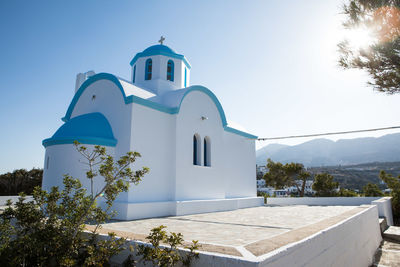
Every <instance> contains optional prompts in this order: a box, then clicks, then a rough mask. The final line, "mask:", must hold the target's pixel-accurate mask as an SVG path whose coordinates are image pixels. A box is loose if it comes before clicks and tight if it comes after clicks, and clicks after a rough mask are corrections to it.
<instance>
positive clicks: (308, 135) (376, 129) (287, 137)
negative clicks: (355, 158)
mask: <svg viewBox="0 0 400 267" xmlns="http://www.w3.org/2000/svg"><path fill="white" fill-rule="evenodd" d="M399 128H400V126H392V127H383V128H374V129H366V130H355V131H344V132H332V133H318V134H304V135H290V136H280V137H264V138H258V139H257V140H258V141H267V140H278V139H289V138H299V137H315V136H324V135H336V134H350V133H363V132H374V131H383V130H392V129H399Z"/></svg>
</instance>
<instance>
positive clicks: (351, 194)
mask: <svg viewBox="0 0 400 267" xmlns="http://www.w3.org/2000/svg"><path fill="white" fill-rule="evenodd" d="M337 195H338V196H339V197H357V196H358V194H357V193H356V192H354V191H352V190H349V189H344V188H340V190H339V192H338V193H337Z"/></svg>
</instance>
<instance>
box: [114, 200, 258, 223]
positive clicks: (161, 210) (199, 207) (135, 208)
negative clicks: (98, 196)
mask: <svg viewBox="0 0 400 267" xmlns="http://www.w3.org/2000/svg"><path fill="white" fill-rule="evenodd" d="M262 205H264V198H263V197H243V198H225V199H207V200H185V201H164V202H141V203H128V202H115V203H114V205H113V208H114V210H115V211H116V212H117V216H116V217H115V219H120V220H137V219H143V218H154V217H165V216H179V215H189V214H198V213H206V212H218V211H229V210H236V209H243V208H250V207H259V206H262Z"/></svg>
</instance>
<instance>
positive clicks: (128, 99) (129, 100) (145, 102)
mask: <svg viewBox="0 0 400 267" xmlns="http://www.w3.org/2000/svg"><path fill="white" fill-rule="evenodd" d="M98 80H109V81H111V82H113V83H114V84H115V85H116V86H117V87H118V88H119V89H120V91H121V94H122V96H123V98H124V101H125V104H130V103H136V104H139V105H142V106H146V107H149V108H152V109H155V110H158V111H161V112H164V113H168V114H177V113H179V110H180V107H181V104H182V101H183V99H184V98H185V97H186V95H188V94H189V93H190V92H192V91H200V92H203V93H205V94H206V95H208V96H209V97H210V98H211V99H212V100H213V102H214V103H215V105H216V107H217V109H218V112H219V114H220V117H221V121H222V127H223V128H224V130H225V131H227V132H230V133H234V134H237V135H240V136H243V137H246V138H250V139H257V138H258V137H257V136H255V135H252V134H249V133H246V132H243V131H240V130H237V129H235V128H232V127H229V126H227V124H228V123H227V121H226V117H225V112H224V110H223V108H222V105H221V103H220V102H219V100H218V98H217V97H216V96H215V94H214V93H213V92H211V91H210V90H209V89H208V88H206V87H204V86H201V85H193V86H190V87H188V89H189V90H187V91H186V92H185V94H184V95H183V97H182V99H181V101H180V103H179V106H178V107H174V108H171V107H166V106H164V105H162V104H159V103H156V102H153V101H150V100H147V99H144V98H141V97H138V96H135V95H130V96H126V95H125V92H124V89H123V87H122V85H121V83H120V82H119V80H118V78H117V77H116V76H115V75H113V74H110V73H98V74H95V75H93V76H91V77H89V79H87V80H86V81H85V82H84V83H83V84H82V85H81V87H80V88H79V89H78V91H77V92H76V93H75V95H74V97H73V99H72V101H71V103H70V105H69V106H68V110H67V113H66V114H65V116H64V117H63V118H62V119H61V120H62V121H64V122H67V121H68V120H70V118H71V115H72V111H73V110H74V107H75V105H76V103H77V102H78V100H79V98H80V96H81V95H82V93H83V92H84V91H85V89H86V88H87V87H89V85H91V84H93V83H94V82H96V81H98Z"/></svg>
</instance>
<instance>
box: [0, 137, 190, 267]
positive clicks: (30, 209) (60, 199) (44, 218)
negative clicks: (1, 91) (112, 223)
mask: <svg viewBox="0 0 400 267" xmlns="http://www.w3.org/2000/svg"><path fill="white" fill-rule="evenodd" d="M75 145H76V148H77V150H78V151H79V153H81V154H82V156H83V157H84V158H85V159H86V161H87V165H88V171H87V173H86V177H87V179H90V181H91V185H92V186H91V188H90V192H87V191H86V189H84V188H83V187H82V184H81V182H80V181H79V180H78V179H74V178H72V177H70V176H68V175H66V176H64V180H63V183H64V187H63V188H62V189H59V188H58V187H53V188H52V189H51V190H50V192H47V191H44V190H42V189H41V188H40V187H36V188H35V189H34V191H33V199H34V200H33V201H26V200H25V197H24V196H23V195H22V196H21V197H20V198H19V200H18V201H17V202H16V203H15V205H12V203H11V201H9V202H8V208H7V209H6V210H5V211H4V212H3V213H2V214H1V215H0V266H108V265H109V259H110V257H111V256H113V255H116V254H118V253H119V252H120V251H122V250H124V249H128V247H129V246H128V244H127V242H126V239H124V238H117V237H116V236H115V234H114V233H109V234H108V238H107V239H101V240H100V239H99V238H98V235H97V233H98V229H99V228H100V227H101V224H102V223H105V222H106V221H107V220H109V219H111V218H112V216H113V215H114V213H113V212H111V207H112V204H113V202H114V200H115V199H116V197H117V196H118V194H119V193H120V192H125V191H127V190H128V188H129V185H130V183H133V184H137V183H139V182H140V181H141V179H142V177H143V176H144V175H145V174H146V173H147V172H148V171H149V170H148V168H145V167H144V168H141V169H138V170H136V171H132V170H131V168H130V167H131V166H132V164H133V163H134V162H135V161H136V159H137V158H138V157H140V154H139V153H137V152H128V153H127V154H126V155H124V156H122V157H121V158H120V159H119V160H117V161H114V159H113V157H112V156H110V155H107V154H106V149H105V148H104V147H100V146H95V147H94V149H93V150H89V149H87V148H86V147H84V146H81V145H79V144H78V143H76V144H75ZM98 176H100V177H101V178H102V179H104V186H102V187H101V188H100V189H98V191H94V187H93V183H94V179H96V178H98ZM100 199H104V202H105V208H103V209H102V208H100V207H99V205H98V202H99V200H100ZM86 224H92V225H93V226H94V227H92V228H91V229H92V230H91V231H85V226H86ZM161 230H162V229H161ZM153 231H157V229H155V230H153ZM163 233H164V232H163ZM163 233H162V236H166V235H165V234H163ZM150 237H152V236H150ZM163 240H164V239H163ZM166 240H167V241H168V242H169V244H170V245H172V246H171V247H172V249H161V250H160V254H156V255H155V257H156V259H158V257H159V256H160V255H162V259H164V258H168V257H170V258H173V259H174V260H175V261H174V262H173V263H176V261H177V260H178V261H179V260H182V261H187V260H188V258H179V257H177V256H176V246H177V245H180V244H181V242H182V235H181V234H175V233H172V234H171V236H167V237H166ZM196 248H197V244H196V243H194V244H193V245H192V246H191V247H190V248H189V249H190V252H191V254H189V256H188V257H189V258H190V259H192V258H193V257H194V256H193V255H195V253H194V252H193V250H194V249H196ZM131 249H132V248H131ZM143 255H147V254H143ZM160 257H161V256H160ZM143 261H144V262H148V261H149V259H148V258H144V259H143ZM160 261H161V260H160ZM128 263H129V265H131V266H132V265H135V261H129V262H128ZM189 263H190V262H189ZM162 266H164V265H162Z"/></svg>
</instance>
